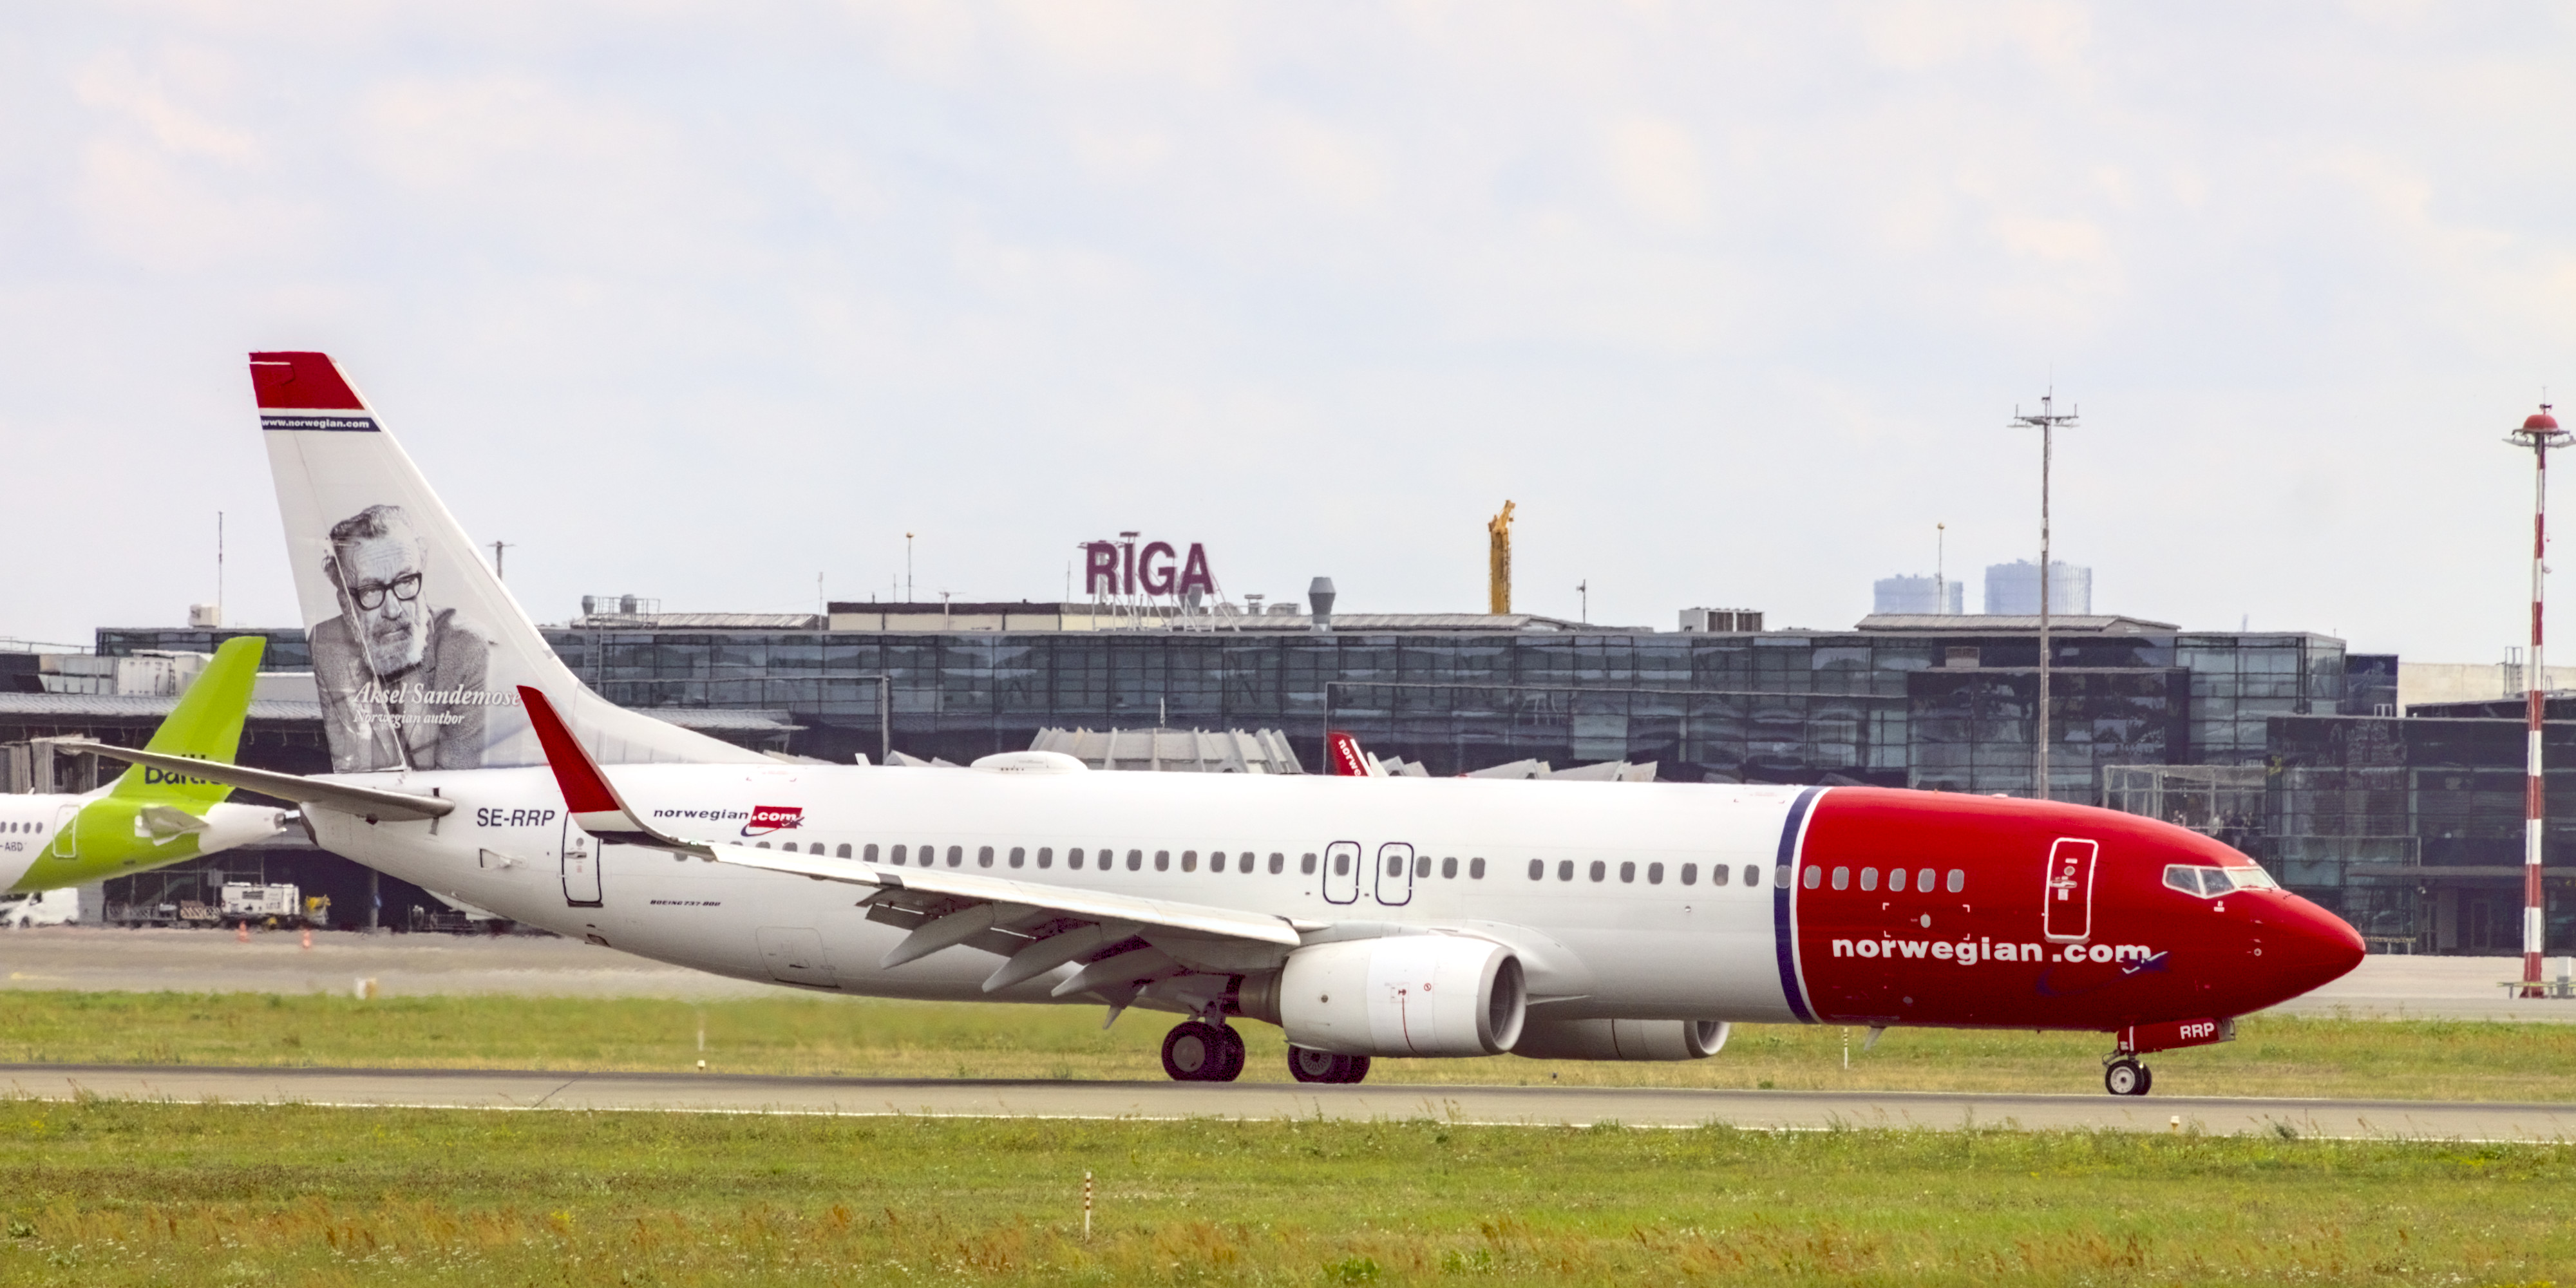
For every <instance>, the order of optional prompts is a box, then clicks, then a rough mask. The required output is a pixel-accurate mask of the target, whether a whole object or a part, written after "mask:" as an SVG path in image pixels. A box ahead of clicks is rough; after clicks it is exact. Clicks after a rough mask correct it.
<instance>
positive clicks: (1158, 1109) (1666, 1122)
mask: <svg viewBox="0 0 2576 1288" xmlns="http://www.w3.org/2000/svg"><path fill="white" fill-rule="evenodd" d="M0 1088H4V1089H5V1091H6V1093H7V1094H13V1095H16V1096H21V1097H28V1098H33V1099H43V1100H68V1099H72V1098H74V1097H77V1096H82V1095H90V1096H101V1097H107V1098H112V1099H131V1100H154V1101H173V1102H186V1103H192V1102H208V1101H220V1102H225V1103H234V1104H241V1103H251V1104H310V1105H335V1106H352V1107H369V1108H390V1107H410V1108H436V1109H483V1110H589V1111H630V1112H631V1111H663V1112H695V1113H754V1114H830V1115H851V1116H903V1115H920V1116H953V1117H979V1118H982V1117H1003V1118H1009V1117H1028V1118H1091V1119H1139V1120H1146V1119H1186V1118H1215V1119H1266V1120H1277V1119H1290V1118H1297V1119H1308V1118H1322V1119H1337V1120H1359V1121H1378V1120H1394V1121H1403V1120H1420V1119H1432V1120H1438V1121H1444V1122H1458V1123H1495V1124H1512V1125H1529V1126H1588V1125H1592V1124H1597V1123H1610V1122H1615V1123H1620V1124H1625V1125H1627V1126H1632V1127H1697V1126H1702V1125H1706V1124H1711V1123H1724V1124H1729V1125H1732V1126H1737V1127H1747V1128H1759V1129H1766V1130H1779V1129H1808V1130H1815V1129H1826V1128H1833V1127H1897V1128H1924V1129H1957V1128H1965V1127H1990V1128H2018V1129H2024V1130H2062V1129H2075V1130H2094V1129H2107V1130H2115V1131H2162V1132H2176V1131H2198V1132H2205V1133H2210V1134H2214V1135H2243V1134H2254V1135H2269V1134H2292V1133H2294V1134H2296V1135H2298V1136H2301V1137H2335V1138H2370V1139H2433V1140H2489V1141H2567V1140H2576V1104H2563V1105H2552V1104H2501V1103H2498V1104H2481V1103H2470V1102H2457V1101H2418V1100H2286V1099H2280V1100H2276V1099H2252V1098H2245V1099H2238V1098H2226V1097H2215V1096H2197V1097H2195V1096H2145V1097H2139V1098H2136V1099H2129V1098H2124V1097H2114V1096H2107V1095H2092V1096H2080V1095H2079V1096H2049V1095H1984V1094H1949V1093H1930V1092H1910V1093H1907V1092H1807V1091H1711V1090H1700V1089H1693V1088H1652V1087H1603V1088H1591V1087H1471V1086H1436V1087H1426V1086H1418V1085H1416V1086H1406V1085H1402V1084H1388V1085H1385V1086H1369V1085H1366V1084H1362V1085H1360V1086H1356V1087H1335V1086H1307V1085H1299V1084H1296V1083H1248V1082H1247V1083H1232V1084H1224V1085H1215V1084H1207V1085H1193V1084H1188V1083H1170V1082H998V1081H965V1080H959V1081H944V1080H943V1081H926V1080H893V1079H869V1078H792V1077H763V1076H756V1075H739V1074H685V1073H682V1074H655V1073H546V1072H524V1071H509V1070H408V1069H219V1068H187V1067H171V1066H166V1065H158V1066H125V1065H0Z"/></svg>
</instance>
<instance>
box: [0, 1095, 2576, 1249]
mask: <svg viewBox="0 0 2576 1288" xmlns="http://www.w3.org/2000/svg"><path fill="white" fill-rule="evenodd" d="M1086 1170H1088V1171H1090V1172H1091V1173H1093V1175H1094V1177H1095V1180H1096V1184H1097V1193H1098V1199H1097V1205H1098V1206H1097V1212H1096V1217H1095V1220H1096V1224H1095V1229H1094V1231H1093V1234H1092V1235H1091V1237H1090V1238H1089V1239H1085V1238H1084V1237H1083V1235H1082V1225H1081V1208H1080V1202H1081V1198H1080V1196H1081V1185H1082V1176H1083V1173H1084V1172H1085V1171H1086ZM2571 1184H2576V1147H2565V1146H2461V1145H2432V1144H2403V1143H2386V1142H2345V1141H2310V1140H2300V1139H2294V1138H2280V1137H2264V1138H2208V1137H2199V1136H2191V1135H2181V1136H2162V1135H2136V1134H2129V1133H2104V1134H2099V1135H2093V1134H2048V1133H2016V1132H1939V1133H1932V1132H1882V1131H1838V1132H1818V1133H1781V1134H1768V1133H1757V1132H1743V1131H1736V1130H1732V1129H1727V1128H1703V1129H1696V1130H1690V1131H1645V1130H1627V1129H1620V1128H1616V1127H1609V1128H1591V1129H1583V1130H1572V1129H1532V1128H1467V1127H1456V1126H1449V1125H1443V1124H1438V1123H1431V1122H1412V1123H1375V1124H1365V1123H1323V1122H1294V1123H1221V1122H1205V1121H1202V1122H1188V1123H1084V1122H1039V1121H995V1120H980V1121H979V1120H959V1119H828V1118H761V1117H713V1116H693V1115H668V1114H629V1115H610V1114H587V1113H517V1114H511V1113H490V1112H479V1113H478V1112H432V1111H400V1110H386V1111H357V1110H328V1109H313V1108H300V1107H271V1108H260V1107H248V1106H183V1105H153V1104H135V1103H123V1102H98V1101H92V1102H87V1103H51V1104H47V1103H32V1102H25V1101H19V1102H9V1103H5V1104H0V1212H4V1213H5V1218H0V1219H5V1226H0V1283H58V1284H78V1285H85V1286H87V1285H124V1284H163V1283H190V1284H261V1285H271V1284H276V1285H303V1284H397V1285H400V1284H473V1285H477V1286H478V1288H479V1286H481V1285H489V1284H504V1283H506V1284H519V1283H548V1284H557V1283H560V1284H635V1285H684V1284H713V1283H738V1282H774V1283H816V1284H823V1283H974V1284H997V1285H1008V1284H1023V1283H1043V1284H1050V1285H1055V1284H1133V1283H1157V1284H1162V1283H1169V1284H1200V1283H1211V1284H1324V1285H1331V1284H1355V1283H1372V1282H1376V1283H1495V1284H1512V1283H1607V1282H1618V1283H1637V1282H1658V1283H1673V1282H1700V1283H1754V1282H1759V1283H1766V1284H1822V1283H1833V1284H1900V1283H1901V1284H1906V1285H1945V1284H1965V1283H1979V1284H2050V1285H2057V1284H2086V1283H2090V1284H2121V1285H2157V1284H2256V1283H2260V1284H2267V1285H2269V1284H2279V1283H2284V1282H2314V1283H2330V1284H2417V1283H2442V1284H2461V1285H2481V1284H2525V1283H2537V1282H2542V1281H2546V1280H2550V1279H2563V1278H2565V1276H2566V1268H2567V1267H2569V1266H2576V1225H2571V1223H2569V1222H2568V1221H2567V1220H2566V1219H2565V1211H2564V1209H2565V1196H2566V1194H2567V1193H2568V1192H2569V1188H2570V1186H2571Z"/></svg>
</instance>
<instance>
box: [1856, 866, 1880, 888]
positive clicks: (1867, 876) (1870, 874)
mask: <svg viewBox="0 0 2576 1288" xmlns="http://www.w3.org/2000/svg"><path fill="white" fill-rule="evenodd" d="M1860 888H1861V889H1863V890H1875V889H1877V888H1878V869H1876V868H1862V869H1861V870H1860Z"/></svg>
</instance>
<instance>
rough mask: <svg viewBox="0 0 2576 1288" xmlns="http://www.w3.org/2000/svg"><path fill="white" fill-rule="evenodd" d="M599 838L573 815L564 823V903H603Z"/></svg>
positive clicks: (584, 905) (592, 905)
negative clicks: (577, 823) (582, 828)
mask: <svg viewBox="0 0 2576 1288" xmlns="http://www.w3.org/2000/svg"><path fill="white" fill-rule="evenodd" d="M600 849H601V846H600V843H599V838H597V837H595V836H592V835H591V834H590V833H588V832H585V831H583V830H581V828H580V827H579V826H577V825H575V824H574V822H573V821H572V817H571V815H569V814H567V815H565V816H564V822H563V889H564V902H565V903H566V904H569V905H571V906H572V907H575V908H596V907H598V906H599V851H600Z"/></svg>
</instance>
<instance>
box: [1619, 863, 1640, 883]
mask: <svg viewBox="0 0 2576 1288" xmlns="http://www.w3.org/2000/svg"><path fill="white" fill-rule="evenodd" d="M1619 881H1620V883H1621V884H1623V885H1635V884H1637V865H1636V864H1634V863H1622V864H1620V865H1619Z"/></svg>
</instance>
